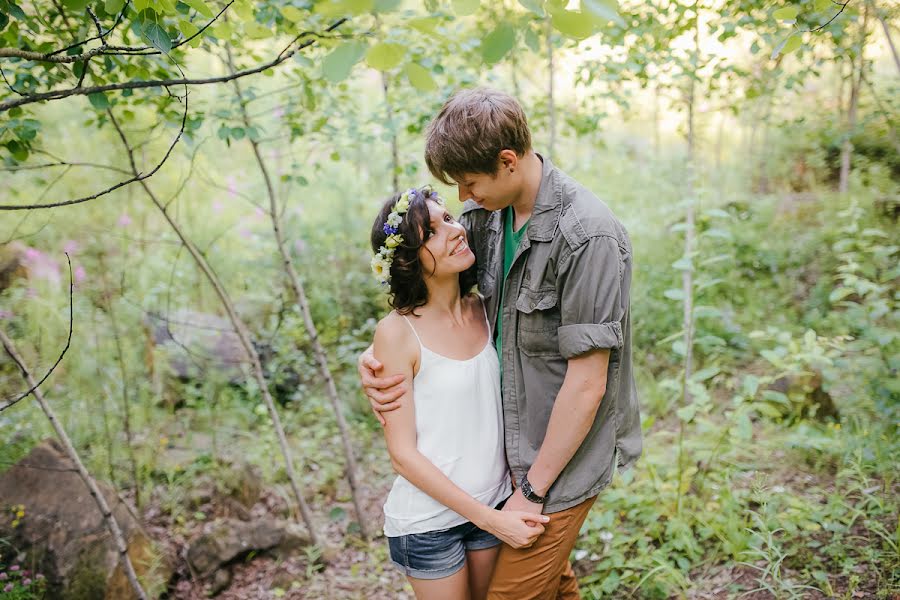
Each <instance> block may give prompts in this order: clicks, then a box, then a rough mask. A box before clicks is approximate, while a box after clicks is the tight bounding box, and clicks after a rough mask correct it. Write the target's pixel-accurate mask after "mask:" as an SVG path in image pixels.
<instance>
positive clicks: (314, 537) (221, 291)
mask: <svg viewBox="0 0 900 600" xmlns="http://www.w3.org/2000/svg"><path fill="white" fill-rule="evenodd" d="M107 114H108V115H109V118H110V121H112V123H113V126H114V127H115V128H116V132H117V133H118V134H119V138H120V139H121V140H122V144H123V145H124V146H125V150H126V152H127V155H128V160H129V163H130V165H131V171H132V172H133V173H134V174H135V175H137V174H138V173H139V171H138V168H137V164H136V163H135V161H134V150H133V148H132V147H131V144H129V143H128V138H127V137H126V136H125V133H124V132H123V131H122V129H121V127H119V123H118V121H117V120H116V119H115V117H114V116H113V113H112V111H111V110H109V109H107ZM140 184H141V187H142V188H143V189H144V192H145V193H146V194H147V197H148V198H150V201H151V202H153V204H154V205H155V206H156V208H158V209H159V212H160V213H162V216H163V218H164V219H165V220H166V222H167V223H168V224H169V226H170V227H171V228H172V231H174V232H175V234H176V235H177V236H178V238H179V239H180V240H181V243H182V244H184V247H185V248H187V251H188V252H189V253H190V255H191V257H192V258H193V259H194V262H195V263H196V264H197V266H198V267H199V268H200V270H201V271H202V272H203V275H204V276H205V278H206V280H207V281H209V283H210V285H212V287H213V290H214V291H215V293H216V296H218V298H219V301H220V302H221V303H222V306H223V308H224V309H225V312H226V313H227V315H228V319H229V320H230V321H231V326H232V327H233V328H234V332H235V334H236V335H237V336H238V339H239V340H240V343H241V346H243V348H244V351H245V352H246V353H247V356H248V357H249V358H250V364H251V367H252V369H253V377H254V379H255V380H256V384H257V386H259V391H260V393H261V394H262V397H263V402H264V403H265V405H266V408H267V409H268V411H269V417H270V418H271V420H272V425H273V427H274V429H275V434H276V436H277V437H278V444H279V446H280V447H281V454H282V457H283V458H284V470H285V472H286V473H287V476H288V480H289V481H290V483H291V489H292V491H293V492H294V498H295V499H296V501H297V506H298V508H299V509H300V515H301V517H302V519H303V522H304V524H305V525H306V528H307V530H308V531H309V537H310V541H312V543H313V544H315V545H316V546H320V538H319V536H318V534H317V533H316V530H315V527H314V526H313V519H312V512H311V511H310V510H309V506H308V505H307V503H306V500H305V499H304V498H303V495H302V494H301V493H300V484H299V482H298V480H297V474H296V472H295V471H294V461H293V459H292V457H291V450H290V447H289V446H288V443H287V438H286V437H285V435H284V427H282V425H281V418H280V417H279V416H278V411H277V410H276V409H275V401H274V400H273V399H272V395H271V393H269V385H268V383H267V382H266V378H265V375H264V374H263V369H262V363H261V362H260V360H259V354H257V352H256V348H255V347H254V346H253V343H252V342H251V340H250V333H249V332H248V330H247V326H246V325H245V324H244V322H243V321H242V320H241V318H240V317H239V316H238V314H237V311H236V310H235V308H234V303H233V302H232V301H231V298H230V297H229V295H228V292H227V291H226V290H225V288H224V287H223V285H222V283H221V282H220V281H219V278H218V276H217V275H216V274H215V272H214V271H213V270H212V268H211V267H210V266H209V263H207V262H206V258H204V256H203V254H201V253H200V250H199V249H198V248H197V246H196V245H194V243H193V242H192V241H191V240H190V239H189V238H188V237H187V235H185V233H184V231H183V230H182V229H181V227H180V226H179V225H178V223H177V222H176V221H175V220H174V219H173V218H172V216H171V215H170V214H169V212H168V210H166V207H165V206H163V204H162V202H160V200H159V198H157V196H156V194H154V193H153V190H152V189H150V186H149V185H147V181H146V180H143V179H142V180H141V181H140ZM198 287H199V286H198Z"/></svg>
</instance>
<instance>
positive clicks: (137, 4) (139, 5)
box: [132, 0, 156, 12]
mask: <svg viewBox="0 0 900 600" xmlns="http://www.w3.org/2000/svg"><path fill="white" fill-rule="evenodd" d="M132 4H133V5H134V10H136V11H138V12H141V11H144V10H147V9H150V10H152V11H153V12H156V10H155V9H154V7H153V2H152V0H134V2H133V3H132Z"/></svg>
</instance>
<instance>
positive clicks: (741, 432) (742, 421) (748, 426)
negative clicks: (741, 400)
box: [736, 0, 831, 440]
mask: <svg viewBox="0 0 900 600" xmlns="http://www.w3.org/2000/svg"><path fill="white" fill-rule="evenodd" d="M830 1H831V0H829V2H830ZM736 424H737V429H736V431H737V435H738V437H739V438H740V439H742V440H749V439H750V438H752V437H753V423H751V422H750V415H748V414H747V413H745V412H742V413H741V414H739V415H738V417H737V423H736Z"/></svg>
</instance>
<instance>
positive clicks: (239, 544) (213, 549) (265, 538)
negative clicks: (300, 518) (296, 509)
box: [187, 517, 310, 577]
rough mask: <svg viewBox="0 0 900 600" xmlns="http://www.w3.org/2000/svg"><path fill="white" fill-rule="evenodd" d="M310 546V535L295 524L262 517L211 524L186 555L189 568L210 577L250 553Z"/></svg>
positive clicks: (290, 549) (199, 574)
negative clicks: (246, 520) (252, 519)
mask: <svg viewBox="0 0 900 600" xmlns="http://www.w3.org/2000/svg"><path fill="white" fill-rule="evenodd" d="M309 544H310V540H309V535H308V534H307V533H306V532H305V531H304V530H303V529H302V528H301V527H300V526H299V525H297V524H295V523H289V522H286V521H280V520H277V519H273V518H269V517H264V518H261V519H256V520H254V521H249V522H245V521H239V520H237V519H220V520H217V521H215V522H213V523H210V524H209V525H208V526H207V528H206V530H205V532H204V533H203V534H202V535H200V537H198V538H197V539H196V540H194V542H193V543H192V544H191V545H190V547H189V548H188V552H187V559H188V563H189V564H190V567H191V569H192V570H193V571H194V573H196V574H197V575H198V576H200V577H211V576H214V575H215V573H216V572H217V571H218V570H220V569H221V568H222V567H224V566H226V565H228V564H229V563H231V562H233V561H234V560H235V559H237V558H240V557H241V556H244V555H246V554H247V553H249V552H251V551H257V552H264V551H269V552H276V553H279V554H282V553H289V552H293V551H296V550H298V549H300V548H303V547H305V546H308V545H309Z"/></svg>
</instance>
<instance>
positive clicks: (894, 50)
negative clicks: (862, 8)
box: [866, 5, 900, 74]
mask: <svg viewBox="0 0 900 600" xmlns="http://www.w3.org/2000/svg"><path fill="white" fill-rule="evenodd" d="M868 8H869V7H868V5H866V9H867V10H868ZM876 12H877V9H876ZM877 14H878V20H879V21H880V22H881V28H882V29H884V39H886V40H887V43H888V47H889V48H890V49H891V56H893V57H894V64H895V65H896V66H897V73H898V74H900V56H898V55H897V48H896V46H894V40H893V39H891V29H890V27H888V24H887V21H885V20H884V15H882V14H881V13H880V12H879V13H877Z"/></svg>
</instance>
